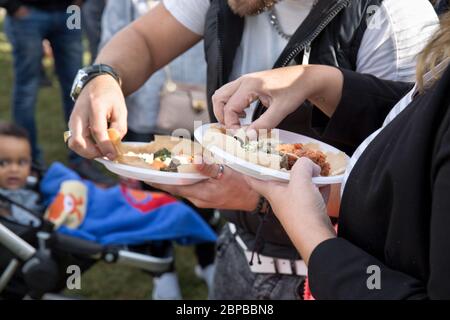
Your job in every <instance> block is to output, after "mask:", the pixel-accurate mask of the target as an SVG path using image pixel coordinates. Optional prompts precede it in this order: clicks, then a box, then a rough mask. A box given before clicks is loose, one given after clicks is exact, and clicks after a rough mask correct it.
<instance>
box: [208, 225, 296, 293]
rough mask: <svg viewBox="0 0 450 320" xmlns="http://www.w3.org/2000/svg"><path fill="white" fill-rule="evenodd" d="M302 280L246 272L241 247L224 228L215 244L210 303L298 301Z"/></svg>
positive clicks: (245, 263) (293, 277) (227, 229)
mask: <svg viewBox="0 0 450 320" xmlns="http://www.w3.org/2000/svg"><path fill="white" fill-rule="evenodd" d="M304 279H305V278H304V277H301V276H296V275H282V274H261V273H259V274H257V273H253V272H252V271H251V270H250V267H249V265H248V262H247V259H246V257H245V254H244V252H243V250H242V248H241V247H240V246H239V244H238V243H237V242H236V240H235V238H234V236H233V235H232V234H231V232H230V230H229V228H228V226H225V227H224V229H223V230H222V233H221V235H220V237H219V239H218V241H217V251H216V271H215V275H214V287H213V292H212V293H211V294H210V296H209V298H210V299H213V300H298V299H300V298H301V297H300V294H299V292H300V291H301V290H302V288H303V286H302V285H303V283H304Z"/></svg>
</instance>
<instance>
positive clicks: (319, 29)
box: [281, 0, 350, 67]
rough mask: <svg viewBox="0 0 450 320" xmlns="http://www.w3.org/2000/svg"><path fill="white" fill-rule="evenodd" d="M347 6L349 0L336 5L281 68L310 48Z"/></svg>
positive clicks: (293, 51) (292, 52)
mask: <svg viewBox="0 0 450 320" xmlns="http://www.w3.org/2000/svg"><path fill="white" fill-rule="evenodd" d="M349 5H350V0H346V1H342V2H341V3H339V4H337V5H336V7H335V8H334V9H333V10H332V11H331V12H330V14H329V15H328V16H327V17H326V18H325V19H324V20H323V21H322V22H321V23H320V24H319V26H318V27H317V28H316V29H315V30H314V32H313V34H312V35H311V36H310V37H308V38H306V39H305V40H303V41H302V42H301V43H300V44H298V45H297V46H296V47H295V48H294V49H293V50H292V51H291V53H289V55H288V56H287V57H286V59H285V60H284V61H283V63H282V64H281V67H286V66H287V65H288V64H289V63H290V62H291V60H292V59H294V58H295V57H296V56H297V55H298V54H299V53H300V52H301V51H302V50H304V49H305V48H306V47H308V46H311V43H312V42H313V41H314V39H316V38H317V36H318V35H319V34H320V33H321V32H322V31H323V29H325V27H326V26H327V25H328V24H329V23H330V22H331V21H332V20H333V19H334V18H335V17H336V16H337V15H338V13H339V12H341V11H342V9H344V8H345V7H348V6H349Z"/></svg>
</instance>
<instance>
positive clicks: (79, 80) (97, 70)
mask: <svg viewBox="0 0 450 320" xmlns="http://www.w3.org/2000/svg"><path fill="white" fill-rule="evenodd" d="M103 74H109V75H110V76H112V77H113V78H114V79H115V80H116V81H117V83H118V84H119V86H122V80H121V79H120V77H119V74H118V73H117V72H116V71H115V70H114V69H113V68H112V67H110V66H108V65H106V64H94V65H92V66H88V67H85V68H83V69H80V70H79V71H78V73H77V76H76V77H75V80H74V81H73V85H72V90H71V92H70V96H71V98H72V100H73V101H76V100H77V98H78V97H79V96H80V93H81V90H83V88H84V87H85V86H86V85H87V84H88V82H89V81H91V80H92V79H94V78H95V77H97V76H100V75H103Z"/></svg>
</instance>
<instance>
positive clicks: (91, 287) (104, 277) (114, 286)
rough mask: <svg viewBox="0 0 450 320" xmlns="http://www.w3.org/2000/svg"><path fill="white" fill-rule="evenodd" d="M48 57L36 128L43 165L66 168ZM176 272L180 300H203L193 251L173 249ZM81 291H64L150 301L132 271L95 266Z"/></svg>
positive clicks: (142, 280)
mask: <svg viewBox="0 0 450 320" xmlns="http://www.w3.org/2000/svg"><path fill="white" fill-rule="evenodd" d="M5 15H6V12H5V10H3V9H0V120H3V121H10V120H11V98H12V86H13V58H12V53H11V50H12V48H11V45H10V44H9V43H8V40H7V37H6V35H5V33H4V18H5ZM83 44H84V48H85V53H84V64H85V65H86V64H88V63H89V62H90V61H91V54H90V52H89V42H88V41H87V39H86V37H85V36H84V38H83ZM53 63H54V61H53V58H52V56H51V53H48V54H47V55H46V56H45V58H44V59H43V65H44V69H45V74H46V77H47V79H44V80H43V81H42V83H41V88H40V90H39V98H38V103H37V113H36V116H37V125H38V130H37V131H38V135H39V141H40V146H41V148H42V149H43V151H44V152H43V154H44V157H45V162H46V163H52V162H54V161H60V162H62V163H64V164H67V161H68V160H67V150H66V146H65V144H64V142H63V139H62V133H63V132H64V131H65V130H66V124H65V123H64V122H63V121H62V119H63V111H62V108H61V104H62V101H61V95H60V88H59V83H58V81H57V78H56V76H55V73H54V68H53ZM175 252H176V254H175V255H176V259H175V261H176V269H177V273H178V277H179V283H180V287H181V292H182V296H183V298H184V299H206V298H207V287H206V284H205V282H204V281H202V280H200V279H199V278H198V277H197V276H196V275H195V273H194V267H195V265H196V263H197V262H196V258H195V254H194V247H180V246H175ZM81 285H82V287H81V290H66V291H65V292H64V293H65V294H67V295H70V296H76V297H84V298H89V299H151V293H152V285H153V282H152V277H151V275H149V274H147V273H145V272H142V271H139V270H137V269H135V268H128V267H123V266H119V265H108V264H106V263H102V262H100V263H98V264H96V265H95V266H94V267H93V268H91V269H89V270H88V271H87V272H86V273H84V274H83V276H82V281H81Z"/></svg>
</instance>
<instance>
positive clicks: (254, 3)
mask: <svg viewBox="0 0 450 320" xmlns="http://www.w3.org/2000/svg"><path fill="white" fill-rule="evenodd" d="M277 2H278V0H228V5H229V6H230V8H231V10H233V12H234V13H236V14H237V15H239V16H241V17H245V16H254V15H258V14H260V13H261V12H263V11H264V10H266V9H270V8H272V7H273V6H274V5H275V4H276V3H277Z"/></svg>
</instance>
